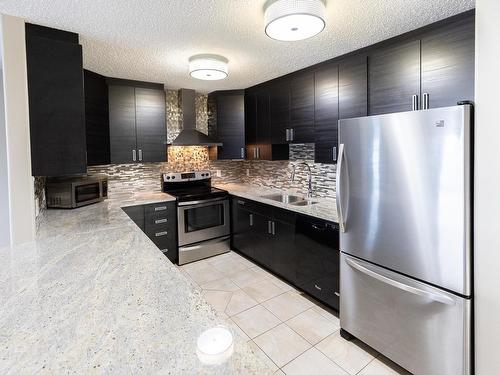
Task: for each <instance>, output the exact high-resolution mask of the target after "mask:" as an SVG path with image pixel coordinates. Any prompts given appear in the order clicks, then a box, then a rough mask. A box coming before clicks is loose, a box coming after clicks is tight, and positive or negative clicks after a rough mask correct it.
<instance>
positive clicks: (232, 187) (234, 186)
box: [215, 183, 338, 223]
mask: <svg viewBox="0 0 500 375" xmlns="http://www.w3.org/2000/svg"><path fill="white" fill-rule="evenodd" d="M215 186H216V187H218V188H220V189H224V190H227V191H228V192H229V193H231V194H232V195H234V196H237V197H242V198H246V199H251V200H253V201H256V202H261V203H265V204H269V205H272V206H276V207H281V208H285V209H287V210H290V211H294V212H298V213H301V214H305V215H309V216H313V217H317V218H320V219H324V220H329V221H333V222H335V223H338V218H337V206H336V204H335V197H332V198H311V200H312V201H314V202H317V203H316V204H311V205H307V206H294V205H292V204H285V203H281V202H277V201H275V200H271V199H267V198H263V197H262V195H267V194H274V193H288V194H295V193H294V192H293V191H290V190H277V189H269V188H265V187H262V186H257V185H250V184H238V183H231V184H216V185H215ZM297 195H301V194H297Z"/></svg>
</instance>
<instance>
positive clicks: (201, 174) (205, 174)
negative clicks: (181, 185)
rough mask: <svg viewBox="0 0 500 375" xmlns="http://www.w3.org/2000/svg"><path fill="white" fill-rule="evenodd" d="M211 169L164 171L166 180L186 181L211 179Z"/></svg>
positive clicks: (164, 179)
mask: <svg viewBox="0 0 500 375" xmlns="http://www.w3.org/2000/svg"><path fill="white" fill-rule="evenodd" d="M210 177H211V175H210V171H196V172H181V173H163V181H164V182H186V181H200V180H208V179H210Z"/></svg>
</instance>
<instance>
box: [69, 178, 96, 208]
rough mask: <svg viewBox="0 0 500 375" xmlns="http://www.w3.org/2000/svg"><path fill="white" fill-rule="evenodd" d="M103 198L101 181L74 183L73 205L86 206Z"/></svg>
mask: <svg viewBox="0 0 500 375" xmlns="http://www.w3.org/2000/svg"><path fill="white" fill-rule="evenodd" d="M101 200H102V191H101V182H100V181H92V182H85V183H77V184H73V207H80V206H85V205H87V204H91V203H95V202H99V201H101Z"/></svg>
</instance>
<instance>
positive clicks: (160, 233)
mask: <svg viewBox="0 0 500 375" xmlns="http://www.w3.org/2000/svg"><path fill="white" fill-rule="evenodd" d="M167 234H168V232H167V231H163V232H157V233H155V236H156V237H161V236H166V235H167Z"/></svg>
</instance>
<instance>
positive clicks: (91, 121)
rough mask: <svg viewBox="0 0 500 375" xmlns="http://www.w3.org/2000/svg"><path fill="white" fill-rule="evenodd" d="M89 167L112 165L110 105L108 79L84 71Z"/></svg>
mask: <svg viewBox="0 0 500 375" xmlns="http://www.w3.org/2000/svg"><path fill="white" fill-rule="evenodd" d="M84 88H85V127H86V135H87V136H86V138H87V165H105V164H109V163H110V153H109V103H108V85H107V84H106V77H104V76H102V75H100V74H97V73H94V72H91V71H89V70H85V71H84Z"/></svg>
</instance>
